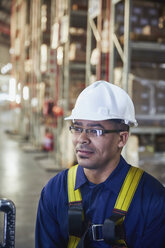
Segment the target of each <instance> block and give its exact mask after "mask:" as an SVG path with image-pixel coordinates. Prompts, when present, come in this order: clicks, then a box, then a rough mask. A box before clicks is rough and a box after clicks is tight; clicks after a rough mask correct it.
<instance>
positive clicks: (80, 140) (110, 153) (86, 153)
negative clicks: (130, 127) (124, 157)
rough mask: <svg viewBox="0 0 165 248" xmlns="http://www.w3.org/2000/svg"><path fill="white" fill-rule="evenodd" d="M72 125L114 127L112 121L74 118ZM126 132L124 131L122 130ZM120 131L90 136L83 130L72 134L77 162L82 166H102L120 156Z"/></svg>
mask: <svg viewBox="0 0 165 248" xmlns="http://www.w3.org/2000/svg"><path fill="white" fill-rule="evenodd" d="M73 126H74V127H80V128H85V129H103V130H114V129H116V128H115V126H114V123H112V122H110V121H108V120H106V121H88V120H76V121H75V122H74V123H73ZM122 133H126V132H122ZM121 136H122V134H121V133H105V134H103V135H102V136H91V135H90V134H88V133H86V132H85V131H83V132H82V133H78V134H73V139H72V141H73V145H74V148H75V153H76V157H77V161H78V163H79V164H80V165H81V166H83V167H84V168H88V169H97V168H104V167H106V166H108V165H110V164H111V162H112V161H116V160H117V158H119V157H120V152H121V148H122V147H123V146H124V144H125V143H124V142H122V137H121Z"/></svg>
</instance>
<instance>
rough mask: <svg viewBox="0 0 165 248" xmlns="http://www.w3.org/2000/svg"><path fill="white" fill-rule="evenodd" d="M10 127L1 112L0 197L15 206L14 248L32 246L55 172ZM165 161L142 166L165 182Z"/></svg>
mask: <svg viewBox="0 0 165 248" xmlns="http://www.w3.org/2000/svg"><path fill="white" fill-rule="evenodd" d="M10 129H12V121H9V115H8V114H7V113H6V114H5V113H3V114H2V112H1V111H0V137H1V138H0V198H2V197H5V198H8V199H10V200H12V201H13V202H14V203H15V205H16V238H15V247H16V248H33V247H34V231H35V219H36V212H37V205H38V200H39V196H40V192H41V189H42V188H43V186H44V185H45V184H46V182H47V181H48V180H49V179H50V178H51V177H52V176H54V175H55V173H56V172H55V171H51V170H47V169H45V168H44V167H43V166H41V164H42V163H41V164H40V163H39V161H38V160H37V159H36V158H38V157H40V156H41V155H42V156H43V154H41V153H36V152H25V151H24V149H23V143H22V142H20V137H19V136H17V135H9V134H6V132H5V130H10ZM159 159H160V157H159ZM155 161H158V159H156V160H155ZM164 162H165V161H164V160H163V162H162V163H159V164H158V163H155V164H154V163H153V162H152V163H149V164H147V163H143V166H142V167H143V168H145V169H146V170H148V172H150V173H151V174H152V175H153V176H155V177H157V178H158V179H159V180H160V181H161V182H162V183H163V184H164V185H165V163H164ZM151 165H152V166H151Z"/></svg>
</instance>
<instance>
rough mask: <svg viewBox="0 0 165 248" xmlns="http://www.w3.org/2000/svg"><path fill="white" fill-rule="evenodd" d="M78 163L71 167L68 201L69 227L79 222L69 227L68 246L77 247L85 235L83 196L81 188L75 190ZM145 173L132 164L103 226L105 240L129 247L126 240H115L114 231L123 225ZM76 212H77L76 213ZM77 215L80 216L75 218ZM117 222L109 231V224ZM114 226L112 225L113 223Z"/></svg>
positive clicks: (69, 247)
mask: <svg viewBox="0 0 165 248" xmlns="http://www.w3.org/2000/svg"><path fill="white" fill-rule="evenodd" d="M77 168H78V165H75V166H73V167H71V168H70V169H69V171H68V202H69V212H68V215H69V218H70V219H69V228H70V226H71V225H72V223H73V222H75V221H76V222H79V227H78V225H77V226H76V228H75V229H74V230H70V229H69V233H70V236H69V242H68V248H76V247H77V245H78V243H79V241H80V239H81V236H82V235H83V232H84V230H83V220H84V214H83V208H82V197H81V193H80V190H79V189H76V190H75V182H76V174H77ZM142 174H143V170H141V169H139V168H136V167H133V166H131V167H130V169H129V171H128V173H127V175H126V177H125V180H124V183H123V185H122V187H121V190H120V192H119V195H118V198H117V200H116V203H115V206H114V209H113V215H112V216H111V218H110V219H106V220H105V222H104V225H102V226H103V233H104V240H105V242H107V243H108V242H110V244H113V243H115V242H116V241H117V244H119V245H120V244H121V245H123V247H127V245H126V242H125V240H123V239H118V240H114V239H113V238H114V235H115V234H114V233H113V232H115V230H116V226H120V225H122V223H123V221H124V218H125V216H126V213H127V211H128V208H129V206H130V204H131V201H132V199H133V196H134V194H135V191H136V189H137V186H138V184H139V181H140V179H141V176H142ZM72 210H73V211H72ZM75 213H76V214H75ZM75 216H78V217H76V218H77V219H76V218H75V219H74V217H75ZM112 222H113V223H115V225H113V227H114V228H111V233H112V234H110V232H109V228H108V227H109V225H110V224H112ZM111 226H112V225H111Z"/></svg>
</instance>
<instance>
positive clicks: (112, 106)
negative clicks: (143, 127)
mask: <svg viewBox="0 0 165 248" xmlns="http://www.w3.org/2000/svg"><path fill="white" fill-rule="evenodd" d="M75 119H78V120H92V121H101V120H108V119H120V120H123V121H124V123H125V124H127V125H132V124H133V125H134V126H137V121H136V119H135V109H134V105H133V102H132V100H131V98H130V97H129V95H128V94H127V93H126V92H125V91H124V90H123V89H121V88H120V87H118V86H116V85H114V84H111V83H108V82H106V81H101V80H100V81H96V82H95V83H93V84H91V85H90V86H88V87H87V88H85V89H84V90H83V91H82V92H81V93H80V95H79V96H78V98H77V101H76V104H75V107H74V109H73V110H72V113H71V115H70V116H69V117H66V118H65V120H75Z"/></svg>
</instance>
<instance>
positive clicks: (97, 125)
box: [73, 121, 104, 129]
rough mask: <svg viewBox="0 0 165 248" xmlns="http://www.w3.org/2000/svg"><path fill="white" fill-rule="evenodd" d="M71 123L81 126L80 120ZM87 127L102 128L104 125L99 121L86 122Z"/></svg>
mask: <svg viewBox="0 0 165 248" xmlns="http://www.w3.org/2000/svg"><path fill="white" fill-rule="evenodd" d="M73 125H77V126H83V124H82V122H78V121H75V122H74V123H73ZM87 126H88V127H100V128H102V129H104V126H103V125H101V124H100V123H88V124H87Z"/></svg>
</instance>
